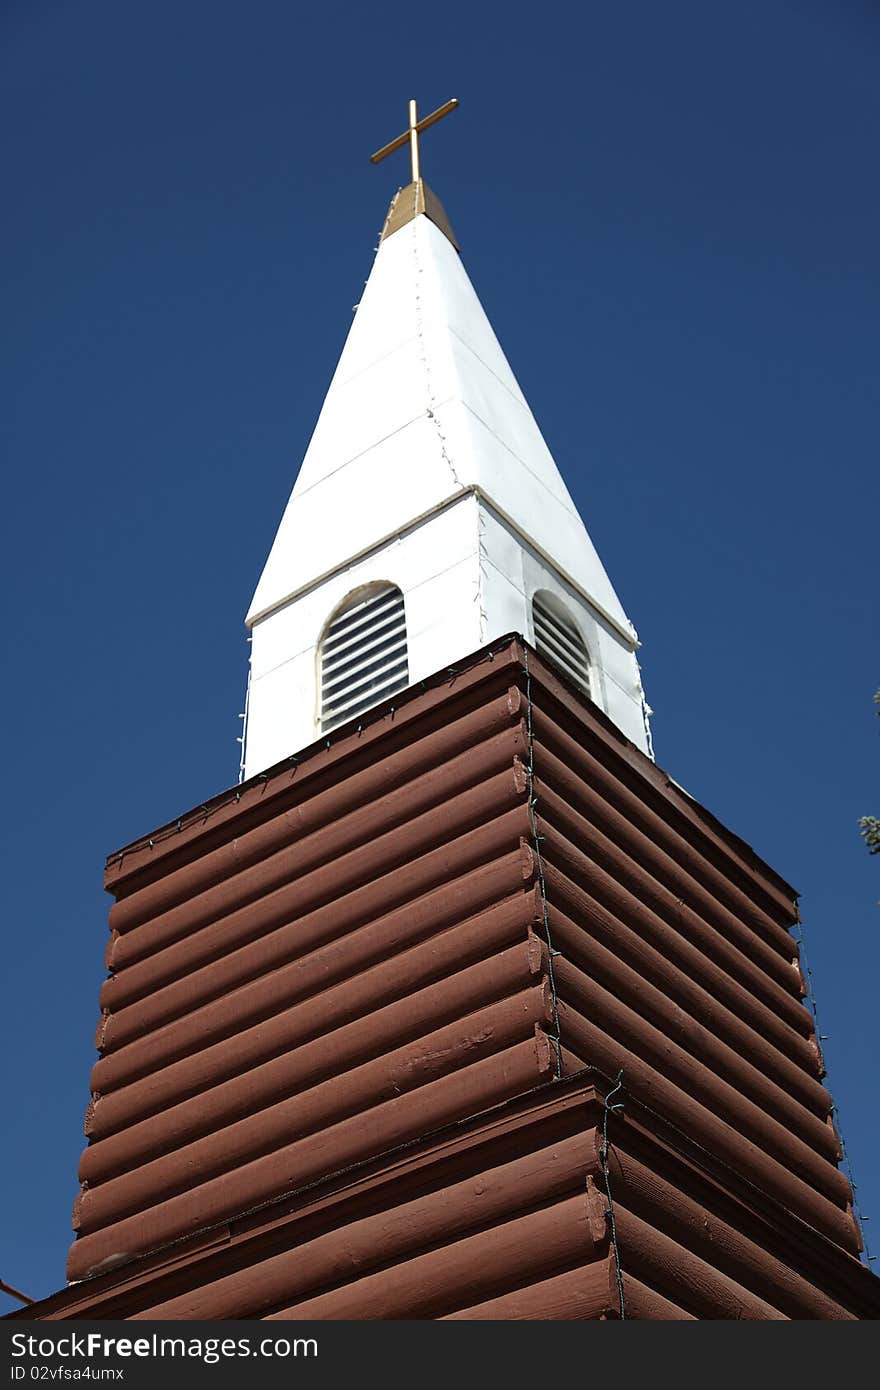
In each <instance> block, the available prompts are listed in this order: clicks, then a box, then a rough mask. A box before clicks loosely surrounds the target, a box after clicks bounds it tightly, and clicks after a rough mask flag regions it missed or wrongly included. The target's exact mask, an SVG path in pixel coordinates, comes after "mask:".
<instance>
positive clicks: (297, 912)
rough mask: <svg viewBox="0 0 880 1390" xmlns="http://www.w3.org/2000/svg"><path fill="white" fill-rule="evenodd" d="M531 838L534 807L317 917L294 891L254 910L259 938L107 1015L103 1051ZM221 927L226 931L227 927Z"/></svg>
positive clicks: (246, 926)
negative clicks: (280, 906)
mask: <svg viewBox="0 0 880 1390" xmlns="http://www.w3.org/2000/svg"><path fill="white" fill-rule="evenodd" d="M529 833H530V824H529V816H528V808H527V807H526V806H525V805H524V804H523V805H517V806H515V807H513V808H512V809H511V810H508V811H507V812H506V813H503V814H500V815H499V816H498V817H497V818H495V819H491V820H489V821H488V822H487V823H485V824H483V825H481V826H479V827H477V828H475V829H473V830H472V831H470V832H468V833H467V834H466V835H464V836H463V837H461V838H460V839H459V840H455V841H452V842H451V844H444V845H441V846H439V847H438V848H436V849H434V850H433V851H431V852H429V853H426V854H423V855H421V856H420V857H417V858H415V859H413V860H411V861H410V862H409V863H405V864H402V865H401V866H400V867H399V868H398V869H397V870H395V871H394V872H393V873H391V874H387V875H383V877H382V878H380V879H377V880H375V881H373V882H370V883H367V884H364V885H363V887H361V888H359V889H357V890H355V891H354V892H353V893H350V894H348V895H347V896H346V897H343V898H341V899H339V900H331V901H330V902H328V903H325V904H322V905H321V906H320V907H318V908H316V909H314V910H312V911H308V912H306V911H305V910H304V909H301V907H300V905H299V903H298V899H297V895H296V892H295V888H296V885H293V888H292V889H291V890H290V892H289V896H290V899H291V900H290V901H289V902H287V897H288V890H283V896H284V897H285V903H286V907H285V911H284V912H281V911H280V909H277V905H269V904H267V905H265V909H266V910H265V915H264V912H263V906H264V905H260V908H259V910H258V909H257V907H253V908H251V909H249V911H250V912H252V913H253V916H254V919H255V920H252V921H250V922H248V923H240V924H239V923H236V924H235V925H236V928H239V927H240V928H241V930H242V931H246V932H247V933H248V934H249V936H251V939H250V940H248V942H247V943H246V944H244V945H242V946H240V947H238V948H236V949H234V950H230V952H229V953H228V954H226V955H224V956H223V957H222V959H218V960H214V961H212V962H210V964H208V965H206V966H205V967H203V968H202V969H200V970H198V971H196V972H194V973H192V974H189V975H186V976H185V977H184V978H183V979H181V980H179V981H175V982H173V983H171V984H167V985H165V986H162V987H160V988H158V989H157V990H156V991H155V993H154V994H152V995H150V996H148V997H147V998H144V999H141V1000H138V1002H137V1003H135V1004H132V1005H130V1006H129V1007H127V1008H124V1009H122V1010H120V1012H118V1013H112V1014H107V1015H105V1017H104V1019H103V1022H102V1024H101V1026H100V1033H99V1040H98V1045H99V1047H100V1048H101V1050H102V1051H103V1052H111V1051H115V1050H116V1049H118V1048H120V1047H123V1046H125V1045H126V1044H127V1043H131V1042H134V1041H135V1040H137V1041H140V1042H142V1041H143V1039H144V1037H145V1035H146V1034H147V1033H148V1032H149V1031H152V1030H154V1029H155V1030H158V1029H159V1028H160V1027H162V1026H163V1025H165V1024H168V1023H172V1022H176V1021H177V1020H180V1019H183V1020H184V1021H186V1020H188V1019H189V1017H190V1016H191V1014H192V1011H193V1010H194V1009H196V1008H199V1007H201V1006H202V1005H204V1004H207V1003H210V1002H211V1001H213V1000H217V999H219V1000H220V1001H221V1002H222V1001H223V1000H224V999H227V998H229V997H230V995H231V991H232V990H234V989H236V988H238V987H239V986H242V985H245V984H248V983H249V982H251V981H253V980H257V979H259V977H261V976H264V975H267V974H268V973H269V972H271V971H272V970H275V969H278V968H280V967H282V966H284V965H285V964H287V963H288V962H289V961H290V960H291V959H292V958H294V957H299V956H301V955H303V954H305V952H306V951H308V950H314V949H316V948H317V947H318V946H321V945H324V944H325V943H327V942H329V941H332V940H334V939H335V938H337V937H340V936H342V935H345V934H347V933H349V932H353V931H355V930H356V929H357V928H359V927H363V926H365V925H367V924H369V923H371V922H373V921H375V920H376V919H377V918H379V917H384V916H386V915H387V914H388V913H390V912H392V911H394V909H395V908H404V907H405V906H407V905H411V904H414V902H415V900H416V899H418V898H419V897H423V896H424V895H425V894H427V893H429V892H431V890H432V889H437V888H441V889H442V888H443V887H444V885H447V884H448V883H449V882H450V880H452V879H455V878H460V877H461V876H463V875H464V874H465V873H467V872H468V870H474V871H476V870H478V869H480V868H482V867H484V866H485V865H486V864H487V863H488V862H490V861H491V860H493V859H496V858H497V857H498V856H499V855H501V854H503V853H505V852H508V853H509V852H510V851H511V850H513V849H515V847H516V846H517V844H518V843H519V842H520V840H521V839H524V838H525V837H527V836H528V834H529ZM523 881H525V879H524V880H523ZM273 896H276V895H273ZM279 917H280V919H281V920H279ZM218 926H219V928H222V926H223V924H222V923H221V924H218ZM205 930H209V929H207V928H206V929H205ZM174 1035H175V1037H177V1036H178V1035H179V1030H177V1029H175V1030H174Z"/></svg>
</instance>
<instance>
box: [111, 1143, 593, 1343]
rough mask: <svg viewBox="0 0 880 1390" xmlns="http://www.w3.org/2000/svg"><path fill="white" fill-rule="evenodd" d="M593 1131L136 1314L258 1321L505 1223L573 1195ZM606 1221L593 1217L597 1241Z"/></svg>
mask: <svg viewBox="0 0 880 1390" xmlns="http://www.w3.org/2000/svg"><path fill="white" fill-rule="evenodd" d="M594 1139H595V1131H593V1130H588V1129H586V1130H584V1131H583V1132H582V1133H581V1134H577V1135H574V1136H573V1137H571V1138H569V1139H564V1140H562V1141H560V1142H558V1143H556V1144H553V1145H551V1146H550V1147H549V1148H541V1149H539V1150H538V1151H536V1152H529V1153H527V1154H525V1155H524V1156H522V1157H519V1158H516V1159H514V1160H512V1161H511V1162H509V1163H505V1164H501V1165H498V1166H495V1167H493V1168H490V1169H487V1170H484V1171H480V1172H479V1173H477V1174H475V1175H474V1176H473V1177H468V1178H466V1179H465V1180H464V1181H460V1182H454V1183H451V1184H450V1185H448V1186H441V1187H439V1188H438V1189H436V1190H435V1191H432V1192H428V1193H427V1194H425V1195H424V1196H420V1197H416V1198H414V1199H412V1200H410V1201H406V1202H403V1203H401V1204H400V1205H399V1206H395V1207H392V1208H391V1209H390V1210H387V1209H386V1210H382V1211H379V1212H375V1213H371V1214H369V1215H366V1216H362V1217H360V1218H355V1219H352V1220H349V1221H348V1222H346V1223H345V1224H344V1225H342V1226H341V1227H336V1228H334V1229H332V1230H330V1231H327V1232H326V1233H325V1234H323V1235H320V1236H317V1237H315V1238H314V1239H312V1240H308V1241H306V1242H304V1243H298V1244H296V1245H294V1246H293V1247H292V1248H291V1249H288V1250H283V1251H282V1252H281V1253H280V1254H276V1255H273V1256H272V1257H271V1258H270V1259H267V1260H264V1261H262V1262H261V1263H260V1264H258V1265H256V1266H248V1267H247V1268H246V1269H243V1270H236V1271H235V1272H234V1273H232V1274H228V1275H226V1276H225V1277H224V1278H222V1279H219V1280H217V1281H215V1282H212V1283H204V1284H201V1285H200V1286H199V1287H198V1288H196V1289H192V1290H190V1291H188V1292H187V1293H185V1294H182V1295H180V1296H179V1297H177V1298H171V1299H168V1300H166V1301H165V1302H163V1303H158V1304H155V1305H153V1306H152V1307H151V1308H150V1309H149V1310H147V1311H145V1312H143V1313H142V1314H140V1315H138V1314H135V1315H134V1316H135V1317H137V1316H141V1317H149V1318H159V1319H163V1318H172V1319H175V1320H176V1319H182V1318H187V1319H198V1318H208V1319H213V1318H242V1317H247V1318H258V1317H260V1316H261V1315H262V1314H263V1313H264V1312H266V1311H267V1310H268V1309H271V1308H277V1307H279V1306H280V1305H281V1304H283V1303H285V1302H289V1301H290V1300H292V1299H294V1298H298V1297H306V1296H307V1295H308V1294H310V1293H312V1292H314V1291H316V1290H318V1289H321V1288H326V1287H332V1286H334V1285H338V1284H341V1283H343V1282H345V1280H347V1279H350V1278H351V1276H352V1274H353V1273H357V1274H359V1275H363V1274H367V1273H369V1272H370V1271H372V1270H375V1269H377V1268H381V1267H382V1266H383V1265H385V1264H387V1263H388V1262H390V1261H392V1260H395V1261H400V1260H402V1259H405V1258H406V1257H408V1256H411V1255H415V1254H417V1253H418V1252H420V1251H423V1250H426V1249H428V1248H429V1247H431V1246H434V1245H448V1244H451V1243H452V1242H453V1241H456V1240H459V1239H461V1238H462V1237H463V1236H465V1235H467V1234H469V1233H471V1232H472V1231H474V1230H475V1229H477V1228H479V1227H483V1226H488V1225H493V1224H496V1223H499V1222H501V1221H504V1220H510V1219H511V1218H512V1217H514V1216H516V1215H520V1214H522V1213H523V1212H527V1211H528V1210H529V1209H530V1208H531V1207H534V1206H538V1205H541V1204H543V1203H545V1202H551V1201H556V1200H558V1199H559V1198H561V1197H567V1196H569V1195H573V1194H575V1193H577V1192H578V1191H579V1190H581V1189H582V1188H583V1186H584V1181H585V1176H586V1173H587V1169H588V1167H589V1166H590V1164H594V1165H595V1164H596V1157H595V1153H596V1145H595V1143H594ZM604 1221H605V1218H604V1216H602V1215H601V1213H598V1225H597V1224H596V1221H595V1219H594V1227H593V1229H594V1235H595V1238H596V1239H597V1240H598V1241H601V1239H602V1234H603V1229H604Z"/></svg>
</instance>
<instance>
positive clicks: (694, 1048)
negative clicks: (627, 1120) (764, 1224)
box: [553, 908, 841, 1171]
mask: <svg viewBox="0 0 880 1390" xmlns="http://www.w3.org/2000/svg"><path fill="white" fill-rule="evenodd" d="M576 937H577V927H576V926H575V924H574V923H573V922H572V921H571V920H570V919H569V918H567V917H566V916H565V915H564V914H563V913H562V912H560V911H559V909H558V908H555V909H554V912H553V940H554V945H555V946H556V947H557V948H558V947H559V946H560V945H561V944H562V943H563V942H564V943H566V945H568V944H569V943H570V942H572V941H573V940H576ZM557 977H558V978H559V980H560V983H561V984H562V985H563V986H564V987H565V988H566V989H568V990H570V991H573V993H571V995H570V997H571V998H572V1002H577V996H578V994H579V993H580V995H581V997H582V1000H583V1003H584V1004H585V1006H586V1007H584V1008H581V1012H582V1013H586V1014H587V1015H588V1016H589V1017H594V1018H596V1019H597V1020H598V1019H602V1018H605V1019H609V1028H611V1027H619V1028H620V1029H622V1030H623V1031H622V1032H621V1033H620V1034H619V1036H621V1037H625V1036H626V1034H627V1031H628V1029H629V1026H630V1023H631V1012H632V1011H635V1015H636V1016H637V1017H638V1018H639V1019H640V1020H644V1021H645V1022H646V1023H647V1024H648V1025H650V1027H652V1028H654V1029H656V1030H657V1033H659V1034H663V1035H665V1037H666V1038H668V1039H669V1041H670V1042H671V1043H673V1044H674V1045H675V1047H676V1048H677V1049H680V1051H678V1050H677V1051H676V1053H675V1056H676V1059H677V1062H678V1069H677V1070H676V1067H675V1066H670V1065H669V1062H668V1059H667V1062H666V1066H667V1074H668V1075H669V1076H670V1077H672V1078H673V1079H676V1078H677V1077H678V1079H679V1082H680V1084H684V1082H683V1081H682V1080H681V1078H682V1077H685V1078H694V1081H693V1087H695V1088H696V1090H695V1094H701V1095H702V1094H704V1093H705V1095H706V1097H708V1095H709V1093H710V1091H711V1093H712V1095H713V1098H714V1097H715V1096H716V1095H717V1093H718V1088H717V1085H716V1082H714V1081H713V1080H712V1077H713V1076H714V1077H717V1078H719V1079H720V1081H721V1082H722V1085H723V1087H724V1088H726V1087H727V1086H730V1087H732V1088H733V1089H734V1090H735V1091H736V1092H737V1093H738V1095H741V1096H742V1097H743V1098H744V1100H745V1104H744V1105H743V1106H742V1107H739V1108H740V1110H741V1114H742V1117H743V1123H744V1124H745V1125H746V1126H747V1127H748V1126H749V1125H751V1127H752V1128H753V1129H754V1131H755V1136H756V1137H758V1139H759V1142H761V1143H765V1142H766V1144H767V1146H768V1147H769V1148H770V1149H771V1151H772V1150H773V1149H774V1146H775V1147H778V1146H779V1144H782V1146H783V1148H784V1149H786V1155H787V1148H788V1146H787V1143H786V1136H787V1135H789V1134H790V1135H791V1138H792V1139H793V1141H794V1152H795V1153H799V1152H800V1149H799V1147H798V1146H799V1145H800V1144H806V1145H807V1146H808V1147H809V1148H811V1149H813V1150H815V1152H816V1153H817V1154H818V1155H821V1157H822V1158H823V1159H826V1160H827V1161H828V1162H830V1163H832V1164H834V1165H835V1166H836V1164H837V1162H838V1160H839V1159H840V1157H841V1149H840V1145H839V1143H838V1142H837V1138H836V1135H835V1134H834V1132H833V1130H832V1129H830V1128H829V1126H828V1124H827V1123H826V1120H827V1116H826V1118H825V1119H824V1120H823V1119H819V1117H818V1116H817V1115H814V1114H813V1113H812V1111H810V1110H808V1109H806V1107H805V1106H803V1105H801V1104H800V1103H799V1101H797V1100H796V1099H793V1098H792V1097H791V1096H790V1095H789V1094H788V1093H787V1092H786V1091H785V1090H783V1089H782V1087H781V1086H777V1085H776V1084H775V1083H774V1082H772V1081H770V1080H769V1079H768V1078H767V1076H766V1075H765V1074H764V1073H763V1072H761V1071H759V1070H758V1069H757V1068H756V1067H754V1066H752V1064H751V1063H750V1062H749V1060H748V1058H747V1057H745V1056H743V1055H742V1053H741V1052H736V1051H734V1049H733V1048H732V1047H728V1045H727V1044H726V1043H724V1042H722V1041H721V1039H720V1038H718V1037H717V1035H716V1034H715V1033H713V1032H710V1031H709V1029H707V1028H704V1027H703V1026H702V1025H701V1024H699V1023H697V1022H696V1020H695V1019H694V1018H693V1017H692V1015H690V1014H686V1013H685V1012H684V1011H683V1010H682V1009H681V1008H679V1007H678V1005H677V1004H675V1003H673V1002H672V1001H670V1000H669V999H668V998H667V996H666V995H664V994H663V993H661V991H660V990H657V989H655V987H654V986H653V985H652V984H650V982H649V981H647V980H645V979H644V978H643V977H642V976H641V975H639V974H638V973H637V972H636V971H635V970H631V969H630V968H629V967H628V966H626V965H624V964H623V963H622V962H621V961H620V960H619V959H618V958H617V957H616V956H614V955H613V954H611V953H610V952H608V951H606V950H605V949H604V947H602V946H600V945H599V943H598V942H588V944H587V948H586V949H582V950H580V951H578V952H577V958H576V959H575V955H574V952H571V953H570V958H569V959H568V960H563V961H561V962H560V964H559V968H558V970H557ZM624 999H625V1000H626V1001H627V1005H626V1006H623V1005H620V1008H621V1009H622V1008H624V1007H626V1008H627V1009H628V1010H629V1011H630V1012H627V1013H625V1014H621V1013H618V1012H617V1008H618V1006H617V1005H616V1004H614V1003H613V1002H612V1001H614V1000H616V1001H621V1000H624ZM609 1010H611V1012H612V1013H614V1023H613V1024H612V1023H611V1022H610V1015H609ZM639 1028H640V1029H642V1036H644V1037H646V1038H647V1037H649V1034H648V1033H647V1031H646V1030H644V1029H643V1028H642V1024H641V1022H640V1023H639ZM654 1044H655V1046H656V1045H658V1044H659V1039H657V1038H655V1040H654ZM660 1045H662V1044H660ZM688 1056H690V1058H691V1059H692V1062H691V1064H690V1065H689V1064H688V1062H687V1057H688ZM704 1070H705V1071H706V1072H708V1073H709V1075H708V1076H707V1077H706V1078H705V1080H704V1079H703V1072H704ZM693 1087H691V1086H690V1085H688V1086H686V1087H685V1089H693ZM707 1088H708V1089H707ZM725 1094H726V1089H725V1092H724V1093H722V1099H721V1105H722V1107H723V1108H724V1109H725V1110H733V1109H734V1108H736V1107H737V1106H738V1105H739V1102H738V1100H737V1098H736V1096H732V1095H729V1094H726V1100H725V1099H724V1095H725ZM716 1103H717V1102H716ZM758 1110H760V1112H762V1113H763V1115H764V1116H766V1119H762V1118H761V1114H759V1113H757V1111H758ZM787 1156H788V1155H787ZM817 1171H821V1169H817Z"/></svg>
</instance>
